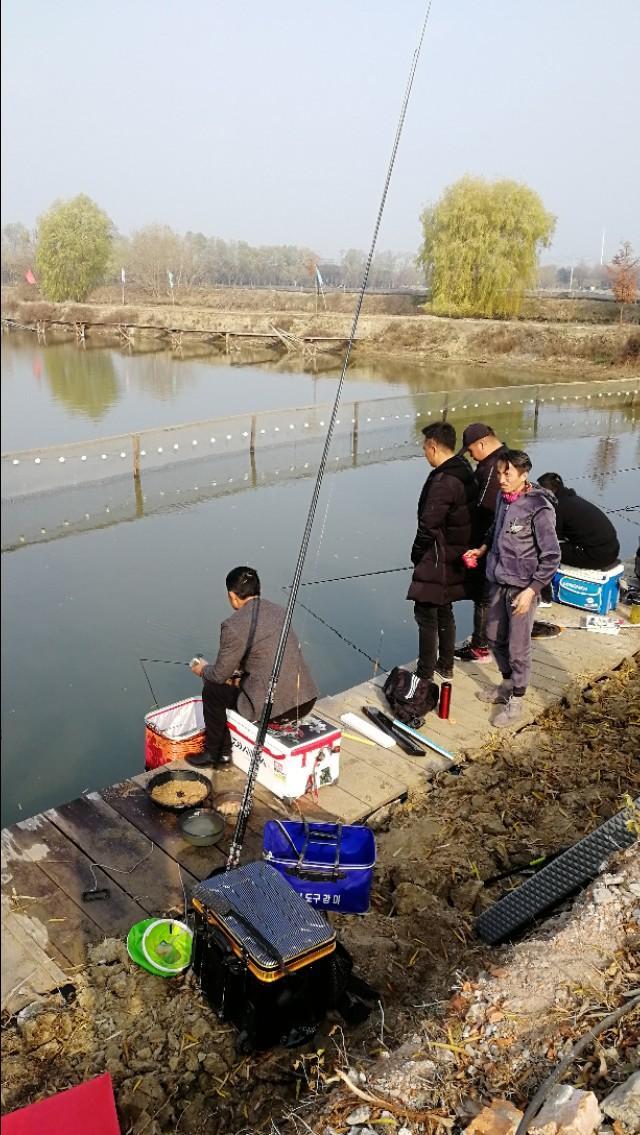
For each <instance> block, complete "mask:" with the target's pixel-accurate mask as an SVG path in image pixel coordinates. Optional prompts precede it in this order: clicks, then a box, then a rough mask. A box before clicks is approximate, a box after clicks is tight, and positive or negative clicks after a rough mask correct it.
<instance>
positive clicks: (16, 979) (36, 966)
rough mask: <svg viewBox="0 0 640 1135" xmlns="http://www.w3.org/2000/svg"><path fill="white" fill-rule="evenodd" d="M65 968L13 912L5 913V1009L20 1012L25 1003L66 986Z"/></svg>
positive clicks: (0, 979) (2, 998)
mask: <svg viewBox="0 0 640 1135" xmlns="http://www.w3.org/2000/svg"><path fill="white" fill-rule="evenodd" d="M67 980H68V978H67V975H66V973H65V972H64V970H63V969H62V968H61V967H60V966H59V965H57V963H56V962H54V961H53V959H52V958H50V957H49V956H48V955H47V954H46V953H45V951H44V949H43V948H42V946H39V945H38V943H37V942H36V940H35V937H33V936H32V935H31V934H30V933H27V932H26V931H25V930H24V929H23V928H22V927H21V926H20V924H19V922H18V921H17V919H16V918H15V916H14V915H13V914H12V913H11V912H7V914H6V916H5V911H4V903H3V914H2V969H1V976H0V987H1V996H0V1001H1V1007H2V1012H3V1013H4V1012H7V1013H17V1012H19V1011H20V1009H22V1008H23V1006H24V1005H28V1004H29V1003H30V1002H31V1001H35V1000H36V999H37V998H39V997H41V996H43V994H46V993H49V992H50V991H51V990H52V989H57V988H58V986H61V985H64V984H65V983H66V982H67Z"/></svg>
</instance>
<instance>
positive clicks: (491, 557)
mask: <svg viewBox="0 0 640 1135" xmlns="http://www.w3.org/2000/svg"><path fill="white" fill-rule="evenodd" d="M530 470H531V461H530V460H529V457H528V455H527V454H526V453H522V452H521V451H520V450H516V449H508V450H507V451H506V453H505V454H504V455H503V456H502V457H501V458H500V459H499V461H498V465H497V471H498V481H499V485H500V490H501V493H500V499H499V500H498V505H497V508H496V516H495V520H494V523H493V525H492V527H491V528H490V529H489V532H488V533H487V536H486V540H485V542H484V543H483V544H482V545H481V546H480V547H479V548H474V549H472V550H471V552H470V553H468V555H470V556H472V557H476V558H478V559H479V558H481V557H482V556H484V555H486V554H487V552H488V555H487V581H488V585H489V613H488V619H487V637H488V639H489V643H490V646H491V651H492V653H493V656H494V658H495V660H496V662H497V664H498V667H499V669H500V673H501V675H502V681H501V683H500V685H498V686H494V687H492V688H490V689H488V690H484V691H482V693H480V694H478V697H479V698H480V700H481V701H487V702H490V703H492V704H494V705H500V706H501V708H500V709H499V710H498V713H497V714H496V716H495V717H494V719H493V724H494V725H498V726H506V725H513V724H514V723H515V722H516V721H517V720H518V719H519V718H520V716H521V714H522V704H523V703H522V699H523V698H524V695H525V693H526V692H527V686H528V684H529V678H530V676H531V630H532V627H533V621H534V618H535V614H536V609H537V606H538V599H539V596H540V592H541V590H542V588H543V587H545V586H546V584H548V583H550V582H551V580H552V579H553V576H554V574H555V572H556V571H557V570H558V567H559V564H560V545H559V544H558V537H557V536H556V519H555V511H554V507H553V503H552V502H553V497H552V495H551V494H550V493H548V492H547V491H546V489H541V488H540V486H539V485H536V484H535V483H532V482H531V481H529V472H530Z"/></svg>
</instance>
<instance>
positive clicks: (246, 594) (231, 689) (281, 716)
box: [187, 567, 318, 768]
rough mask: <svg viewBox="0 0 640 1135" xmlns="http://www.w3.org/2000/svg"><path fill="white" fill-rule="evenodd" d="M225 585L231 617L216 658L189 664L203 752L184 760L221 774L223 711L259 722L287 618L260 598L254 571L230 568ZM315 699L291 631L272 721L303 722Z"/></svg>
mask: <svg viewBox="0 0 640 1135" xmlns="http://www.w3.org/2000/svg"><path fill="white" fill-rule="evenodd" d="M226 585H227V593H228V596H229V603H230V604H231V606H232V607H233V612H234V613H233V614H232V615H230V616H229V618H228V619H225V621H224V622H223V623H222V625H221V627H220V649H219V650H218V657H217V658H216V660H215V662H213V663H209V662H207V660H206V659H205V658H200V659H195V658H194V659H193V661H192V662H191V669H192V671H193V673H194V674H197V675H198V677H200V678H202V683H203V684H202V705H203V709H204V726H205V752H204V753H201V754H197V755H194V756H190V757H187V761H188V763H189V764H192V765H195V766H196V767H197V768H203V767H207V766H208V767H218V768H220V767H221V766H224V765H228V764H229V763H230V762H231V734H230V733H229V729H228V727H227V714H226V711H227V709H235V710H237V712H238V713H240V714H242V716H243V717H246V718H247V720H248V721H258V719H259V717H260V714H261V711H262V707H263V705H264V703H265V700H266V697H267V689H268V685H269V678H270V676H271V670H272V667H273V661H274V658H275V654H276V647H277V645H278V640H279V638H280V632H281V630H282V624H283V622H284V617H285V610H284V607H280V606H279V605H278V604H277V603H271V602H270V600H268V599H262V598H261V596H260V579H259V577H258V573H257V571H256V570H255V568H251V567H237V568H234V569H233V571H230V572H229V574H228V576H227V579H226ZM317 696H318V689H317V687H316V684H315V682H314V680H313V678H312V677H311V673H310V671H309V668H308V666H307V664H306V662H305V660H304V658H303V655H302V650H301V647H300V643H299V642H298V639H297V638H296V636H295V634H294V632H293V631H292V630H290V631H289V636H288V639H287V645H286V647H285V652H284V660H283V663H282V670H281V672H280V678H279V680H278V685H277V687H276V692H275V698H274V703H273V716H272V718H271V720H272V721H278V720H280V721H286V720H289V719H291V718H296V719H298V718H302V717H306V715H307V714H308V713H311V710H312V709H313V707H314V705H315V703H316V698H317Z"/></svg>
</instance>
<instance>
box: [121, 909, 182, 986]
mask: <svg viewBox="0 0 640 1135" xmlns="http://www.w3.org/2000/svg"><path fill="white" fill-rule="evenodd" d="M192 946H193V934H192V933H191V930H190V929H189V927H188V926H186V925H185V923H184V922H178V921H177V919H175V918H145V919H143V921H142V922H136V923H135V925H134V926H132V927H131V930H130V931H129V933H128V935H127V953H128V954H129V957H130V958H131V960H132V961H133V962H135V963H136V965H139V966H142V968H143V969H146V970H147V971H148V972H149V973H152V974H154V976H155V977H176V976H177V974H180V973H182V972H183V971H184V970H185V969H186V968H187V966H188V965H189V964H190V962H191V949H192Z"/></svg>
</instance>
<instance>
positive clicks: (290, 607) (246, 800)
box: [227, 0, 432, 870]
mask: <svg viewBox="0 0 640 1135" xmlns="http://www.w3.org/2000/svg"><path fill="white" fill-rule="evenodd" d="M431 4H432V0H428V3H427V10H426V13H425V17H424V20H423V22H422V28H421V29H420V36H419V38H418V45H417V47H416V49H415V51H414V53H413V58H412V60H411V66H410V68H409V78H408V80H407V85H406V88H405V92H404V98H403V100H402V107H401V110H400V117H399V119H398V125H397V127H396V133H395V137H394V140H393V146H392V149H391V157H390V159H389V165H388V168H387V175H386V178H385V182H384V188H383V191H382V197H381V199H380V205H379V207H378V215H377V217H376V223H375V227H374V230H373V237H372V240H371V247H370V249H369V255H368V257H367V262H366V265H365V269H364V274H363V277H362V284H361V286H360V291H359V293H358V299H357V302H356V307H355V312H354V315H353V322H352V324H351V332H350V335H349V340H348V343H347V349H346V352H345V356H344V362H343V364H342V371H341V373H340V380H339V382H338V389H337V391H336V397H335V401H334V404H333V410H332V412H331V420H330V421H329V428H328V430H327V436H326V438H325V442H324V448H323V450H322V457H321V459H320V465H319V467H318V473H317V476H316V482H315V486H314V490H313V495H312V498H311V504H310V506H309V512H308V515H307V522H306V524H305V528H304V534H303V537H302V542H301V544H300V551H299V553H298V561H297V563H296V568H295V572H294V574H293V581H292V583H291V590H290V592H289V599H288V602H287V607H286V611H285V616H284V621H283V624H282V630H281V632H280V638H279V641H278V645H277V647H276V653H275V657H274V660H273V668H272V670H271V676H270V678H269V684H268V686H267V696H266V698H265V702H264V706H263V707H262V713H261V715H260V721H259V723H258V731H257V733H256V740H255V744H254V747H253V752H252V754H251V760H250V763H249V770H248V772H247V783H246V785H245V790H244V796H243V799H242V805H241V807H240V811H239V812H238V819H237V821H236V827H235V831H234V833H233V840H232V843H231V848H230V850H229V858H228V859H227V870H229V869H230V868H232V867H236V866H237V864H238V863H239V861H240V852H241V851H242V844H243V842H244V836H245V832H246V829H247V823H248V821H249V816H250V814H251V808H252V804H253V792H254V788H255V782H256V779H257V776H258V769H259V767H260V758H261V755H262V748H263V745H264V741H265V737H266V735H267V729H268V726H269V721H270V719H271V713H272V710H273V701H274V697H275V692H276V687H277V685H278V678H279V677H280V671H281V669H282V662H283V659H284V652H285V648H286V645H287V639H288V637H289V631H290V629H291V622H292V619H293V611H294V607H295V604H296V599H297V597H298V589H299V587H300V580H301V578H302V570H303V568H304V562H305V559H306V555H307V550H308V547H309V541H310V539H311V529H312V527H313V521H314V519H315V514H316V508H317V505H318V498H319V496H320V488H321V485H322V479H323V477H324V471H325V467H326V464H327V458H328V456H329V450H330V448H331V442H332V439H333V432H334V429H335V424H336V419H337V416H338V409H339V406H340V398H341V396H342V388H343V386H344V380H345V375H346V373H347V367H348V365H349V359H350V357H351V351H352V348H353V343H354V340H355V336H356V328H357V326H358V320H359V318H360V311H361V309H362V303H363V300H364V293H365V291H366V289H367V283H368V282H369V272H370V270H371V262H372V260H373V254H374V252H375V247H376V243H377V240H378V233H379V231H380V224H381V222H382V215H383V213H384V208H385V205H386V201H387V193H388V191H389V183H390V181H391V174H392V173H393V167H394V165H395V160H396V154H397V152H398V146H399V145H400V138H401V136H402V128H403V126H404V120H405V117H406V114H407V107H408V106H409V98H410V96H411V91H412V88H413V81H414V79H415V74H416V69H417V66H418V60H419V58H420V52H421V49H422V43H423V40H424V35H425V31H426V29H427V22H428V20H429V15H430V12H431Z"/></svg>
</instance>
